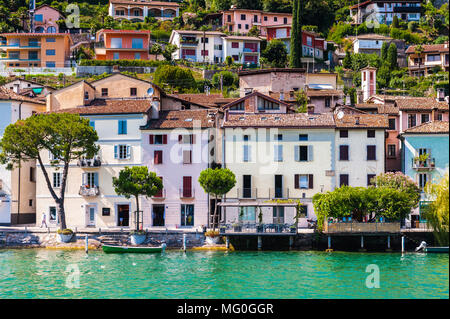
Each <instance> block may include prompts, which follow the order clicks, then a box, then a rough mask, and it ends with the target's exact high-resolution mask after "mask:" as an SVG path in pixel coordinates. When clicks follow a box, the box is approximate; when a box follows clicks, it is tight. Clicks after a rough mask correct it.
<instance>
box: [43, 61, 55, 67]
mask: <svg viewBox="0 0 450 319" xmlns="http://www.w3.org/2000/svg"><path fill="white" fill-rule="evenodd" d="M45 67H47V68H54V67H56V63H55V61H47V62H45Z"/></svg>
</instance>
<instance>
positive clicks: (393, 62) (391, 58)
mask: <svg viewBox="0 0 450 319" xmlns="http://www.w3.org/2000/svg"><path fill="white" fill-rule="evenodd" d="M387 63H388V65H389V67H390V68H391V70H396V69H397V68H398V64H397V46H396V45H395V43H391V45H390V46H389V49H388V51H387Z"/></svg>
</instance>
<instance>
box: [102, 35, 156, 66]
mask: <svg viewBox="0 0 450 319" xmlns="http://www.w3.org/2000/svg"><path fill="white" fill-rule="evenodd" d="M149 42H150V31H148V30H105V29H102V30H99V31H97V35H96V43H95V59H96V60H123V59H127V60H148V58H149V53H148V49H149Z"/></svg>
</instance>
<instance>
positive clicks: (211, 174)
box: [198, 168, 236, 230]
mask: <svg viewBox="0 0 450 319" xmlns="http://www.w3.org/2000/svg"><path fill="white" fill-rule="evenodd" d="M198 182H199V183H200V186H201V187H202V188H203V190H204V191H205V192H206V193H208V194H212V195H214V197H215V203H214V214H213V230H215V229H216V220H217V198H218V197H219V196H223V195H225V194H226V193H228V192H229V191H230V190H231V189H232V188H233V187H234V185H236V176H235V175H234V173H233V172H232V171H230V170H229V169H228V168H216V169H212V168H207V169H205V170H203V171H201V172H200V176H199V178H198Z"/></svg>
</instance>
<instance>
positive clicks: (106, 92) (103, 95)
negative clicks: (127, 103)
mask: <svg viewBox="0 0 450 319" xmlns="http://www.w3.org/2000/svg"><path fill="white" fill-rule="evenodd" d="M105 96H108V88H102V97H105Z"/></svg>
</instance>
